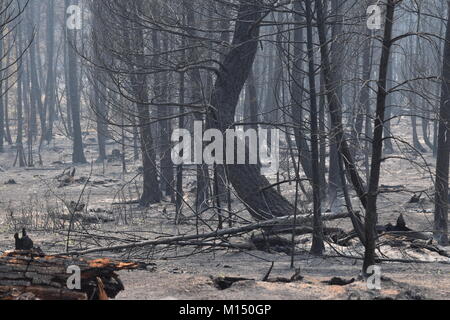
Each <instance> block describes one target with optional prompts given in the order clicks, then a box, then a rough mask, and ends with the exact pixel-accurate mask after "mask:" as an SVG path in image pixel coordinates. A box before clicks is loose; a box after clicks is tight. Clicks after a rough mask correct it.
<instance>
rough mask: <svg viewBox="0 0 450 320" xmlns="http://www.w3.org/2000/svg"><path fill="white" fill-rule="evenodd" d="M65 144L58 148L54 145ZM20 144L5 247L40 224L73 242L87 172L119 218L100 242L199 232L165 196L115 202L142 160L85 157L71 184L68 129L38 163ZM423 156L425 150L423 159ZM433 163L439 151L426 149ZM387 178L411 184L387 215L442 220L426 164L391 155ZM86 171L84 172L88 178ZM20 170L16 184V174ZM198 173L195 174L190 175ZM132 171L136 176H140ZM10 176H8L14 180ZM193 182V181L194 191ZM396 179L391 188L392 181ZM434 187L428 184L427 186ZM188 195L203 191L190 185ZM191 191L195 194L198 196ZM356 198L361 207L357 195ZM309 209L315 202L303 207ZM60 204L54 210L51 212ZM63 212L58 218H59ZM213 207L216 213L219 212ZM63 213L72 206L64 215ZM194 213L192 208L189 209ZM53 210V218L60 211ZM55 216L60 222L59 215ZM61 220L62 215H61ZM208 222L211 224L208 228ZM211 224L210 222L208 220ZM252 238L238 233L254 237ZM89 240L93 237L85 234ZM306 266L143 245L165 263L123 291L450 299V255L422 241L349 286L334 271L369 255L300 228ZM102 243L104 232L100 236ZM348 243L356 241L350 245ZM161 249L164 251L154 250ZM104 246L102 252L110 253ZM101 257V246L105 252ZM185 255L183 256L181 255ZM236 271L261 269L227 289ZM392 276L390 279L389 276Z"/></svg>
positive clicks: (424, 224) (425, 223)
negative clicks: (313, 245)
mask: <svg viewBox="0 0 450 320" xmlns="http://www.w3.org/2000/svg"><path fill="white" fill-rule="evenodd" d="M54 148H58V152H55V151H54V150H53V149H54ZM86 154H87V156H88V158H91V159H92V160H94V159H95V158H96V152H95V147H88V148H87V150H86ZM14 157H15V153H14V150H7V152H6V153H4V154H0V167H2V168H3V169H4V172H1V173H0V252H2V251H5V250H9V249H12V246H13V237H12V236H13V234H14V231H15V230H19V228H21V227H22V226H27V228H28V229H30V234H31V236H32V237H33V240H34V241H35V243H37V244H38V245H39V246H41V248H42V249H43V250H44V251H45V252H46V253H48V254H52V253H60V252H62V251H64V247H65V244H66V243H65V239H66V234H67V229H65V228H61V227H67V223H68V222H67V221H65V220H64V219H63V218H64V213H66V214H67V212H65V211H66V210H67V208H65V205H64V204H63V202H66V203H71V202H75V204H76V203H78V200H79V196H80V193H81V191H82V190H83V188H84V186H85V183H86V179H85V178H88V177H90V179H91V180H90V183H89V184H87V187H86V190H85V193H84V195H83V197H82V198H81V202H82V203H83V204H86V206H87V208H86V212H88V214H97V213H98V212H101V213H102V214H106V215H108V217H109V216H111V217H113V218H114V221H111V222H107V223H97V224H95V223H94V224H90V225H88V226H85V227H86V228H87V230H88V231H89V232H92V233H95V234H98V235H101V236H102V237H103V238H102V239H101V240H99V241H100V244H102V245H106V244H108V239H107V238H106V237H105V236H107V235H110V236H111V235H112V236H118V237H121V236H122V237H126V238H127V239H133V240H139V239H151V238H155V237H160V236H168V235H176V234H180V233H181V234H191V233H195V232H196V230H195V226H193V225H192V224H183V225H181V226H175V225H174V224H173V219H174V208H173V206H172V205H170V204H169V203H166V202H165V203H162V204H159V205H155V206H152V207H150V208H149V209H146V210H142V209H140V208H138V207H137V206H136V205H128V206H126V205H123V206H112V203H113V202H122V201H129V200H131V199H136V197H137V195H138V192H137V187H139V186H140V183H141V181H140V178H137V179H135V180H133V178H134V177H135V176H136V174H137V172H138V171H139V166H140V163H139V162H136V163H135V162H132V161H130V162H128V163H127V166H128V173H127V174H125V175H123V174H122V171H121V170H122V169H121V164H120V163H114V162H113V163H109V164H105V165H102V164H93V166H92V167H91V165H84V166H78V167H77V170H76V172H77V173H76V178H77V180H78V181H75V183H73V184H69V185H68V186H64V187H61V186H60V182H59V181H58V179H57V178H56V177H57V176H58V175H60V174H61V173H62V172H63V171H64V170H65V169H67V168H69V167H71V164H70V149H69V148H68V147H67V143H66V142H65V140H64V139H58V140H56V145H55V146H52V147H45V148H44V149H43V151H42V157H43V160H44V163H45V164H46V167H45V168H34V169H33V168H32V169H28V170H24V169H20V168H11V164H12V163H13V162H14ZM419 160H420V159H419ZM426 161H427V162H428V163H430V164H432V163H433V159H432V157H431V156H430V155H426ZM381 177H382V181H381V183H382V184H383V185H385V186H403V188H404V189H407V190H406V192H392V193H383V194H382V195H381V196H380V200H379V213H380V224H387V223H395V221H396V219H397V217H398V216H399V214H400V213H402V214H403V215H404V217H405V219H406V221H407V223H408V226H409V227H410V228H412V229H414V230H417V231H422V232H428V231H431V230H432V222H433V203H432V201H431V199H430V198H429V197H428V196H429V195H432V180H431V178H430V175H429V173H427V171H426V170H423V169H421V168H418V167H416V166H414V165H412V164H411V163H410V162H405V161H400V160H399V159H395V160H389V161H388V163H386V164H384V165H383V173H382V175H381ZM82 178H84V179H82ZM10 180H14V181H15V182H16V184H11V183H9V184H8V183H7V182H8V181H10ZM187 180H188V182H190V180H189V178H187ZM130 181H132V182H130ZM5 183H6V184H5ZM189 188H192V184H191V185H190V186H187V187H186V190H187V191H189ZM293 189H294V188H292V187H290V186H289V185H283V186H282V191H283V194H284V195H285V196H286V197H287V198H288V199H294V196H295V194H294V190H293ZM388 189H389V188H388ZM423 191H425V192H423ZM415 193H416V195H419V194H421V195H422V197H421V199H420V200H419V201H418V202H415V203H409V202H410V200H411V198H412V197H413V196H414V194H415ZM186 196H187V197H188V200H192V199H190V198H192V197H193V193H187V195H186ZM189 197H190V198H189ZM352 200H353V203H354V206H355V208H359V203H358V200H357V199H356V198H353V199H352ZM233 209H235V210H236V211H240V212H241V213H240V214H243V215H244V217H246V218H249V217H248V215H246V213H243V212H242V210H243V208H242V206H241V205H239V204H238V202H237V201H236V202H234V207H233ZM302 209H308V208H302ZM50 213H52V214H53V215H51V214H50ZM55 214H57V215H58V216H57V218H55ZM208 214H209V213H207V214H206V215H207V217H211V215H209V216H208ZM59 215H62V216H59ZM186 216H189V212H188V211H187V209H186ZM52 219H53V220H52ZM55 221H56V222H57V223H55ZM58 224H59V225H58ZM76 226H77V229H76V230H75V231H76V232H75V233H73V237H72V240H71V242H70V245H71V246H73V247H76V246H77V241H78V240H79V239H80V238H82V237H81V235H80V234H78V233H77V232H78V231H80V228H79V224H76ZM327 226H329V227H336V228H341V229H343V230H346V231H351V229H352V227H351V223H350V221H349V220H348V219H345V220H338V221H333V222H330V223H327ZM204 230H207V228H205V229H204ZM201 231H202V230H201ZM249 237H250V235H248V236H246V237H245V239H242V238H237V239H232V241H236V242H245V241H247V240H248V238H249ZM84 240H85V241H88V239H84ZM298 241H299V244H298V250H299V252H298V254H297V256H296V264H295V267H296V268H300V271H301V275H302V276H303V277H304V279H303V280H302V281H296V282H291V283H283V282H264V281H261V280H262V279H263V277H264V275H265V274H266V273H267V271H268V269H269V268H270V266H271V264H272V262H275V264H274V268H273V270H272V273H271V275H270V277H271V278H272V279H275V278H277V277H279V278H290V277H291V276H292V275H293V273H294V271H293V270H291V269H290V258H289V256H288V255H286V254H285V253H277V252H271V253H267V252H262V251H257V250H253V251H246V252H240V251H239V250H217V251H206V252H205V251H202V249H200V248H195V247H181V248H177V249H176V250H170V251H162V252H158V254H154V252H152V250H150V249H148V250H142V251H141V252H139V254H140V255H141V256H143V257H149V258H153V259H151V261H152V262H154V263H155V264H156V269H155V270H148V271H136V272H121V275H120V276H121V279H122V281H123V282H124V285H125V288H126V290H125V291H124V292H122V293H121V294H120V295H119V296H118V299H225V300H228V299H421V298H424V299H448V298H449V292H450V277H449V275H450V265H449V264H444V263H438V262H437V261H441V262H449V259H446V258H445V257H441V256H439V255H437V254H432V253H430V254H427V255H424V254H423V253H421V252H418V251H417V250H412V249H411V250H409V251H408V250H398V249H396V248H392V247H383V248H382V250H383V253H384V254H387V255H389V256H390V257H392V258H403V259H404V258H409V259H422V260H427V261H429V262H431V263H426V264H417V263H411V264H401V263H383V264H381V268H382V275H383V277H385V279H387V280H386V281H383V283H382V290H381V291H373V290H368V289H367V285H366V284H365V283H364V282H361V281H356V282H355V283H352V284H349V285H347V286H329V285H327V284H324V283H323V282H324V281H329V280H330V279H332V278H333V277H341V278H343V279H351V278H357V277H358V275H359V273H360V270H361V264H362V263H361V261H360V260H355V259H344V258H318V257H312V256H309V255H308V254H307V253H306V252H307V251H308V249H309V246H310V236H309V235H306V236H301V237H299V238H298ZM90 245H91V246H96V245H98V243H96V242H95V241H91V242H90ZM338 249H339V250H342V251H343V252H344V253H351V254H361V253H362V252H363V251H362V248H361V247H360V246H356V247H351V248H344V247H342V248H338ZM346 250H349V251H348V252H347V251H346ZM152 254H154V255H152ZM327 254H328V255H335V252H334V251H333V248H332V247H330V246H327ZM100 256H101V255H100ZM110 256H112V257H114V258H125V259H126V258H129V257H128V256H127V255H117V254H114V255H113V254H110ZM96 257H98V255H96ZM176 257H178V258H176ZM217 277H235V278H245V279H251V280H247V281H238V282H236V283H233V284H232V285H231V286H230V287H229V288H227V289H225V290H218V289H217V287H216V286H215V285H214V281H213V280H212V279H213V278H217ZM389 279H390V280H389Z"/></svg>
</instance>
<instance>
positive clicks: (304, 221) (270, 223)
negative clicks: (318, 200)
mask: <svg viewBox="0 0 450 320" xmlns="http://www.w3.org/2000/svg"><path fill="white" fill-rule="evenodd" d="M348 217H349V214H348V213H325V214H323V215H322V219H323V221H331V220H337V219H344V218H348ZM294 219H296V220H295V222H296V225H298V226H299V227H300V226H304V225H308V224H311V223H312V219H313V216H312V215H309V216H300V217H296V218H294V217H283V218H277V219H272V220H266V221H263V222H258V223H252V224H248V225H245V226H241V227H235V228H229V229H222V230H216V231H212V232H208V233H203V234H193V235H180V236H174V237H167V238H161V239H156V240H148V241H142V242H136V243H131V244H124V245H118V246H112V247H102V248H93V249H87V250H84V251H72V252H69V253H67V255H72V256H81V255H86V254H91V253H99V252H107V251H120V250H126V249H135V248H142V247H148V246H157V245H170V244H177V243H178V242H186V241H190V240H199V239H203V240H206V239H210V238H220V237H225V236H231V235H236V234H243V233H248V232H251V231H254V230H258V229H265V230H269V231H270V230H273V229H274V228H278V227H284V229H285V228H286V227H288V226H292V225H293V224H294Z"/></svg>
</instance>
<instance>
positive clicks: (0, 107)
mask: <svg viewBox="0 0 450 320" xmlns="http://www.w3.org/2000/svg"><path fill="white" fill-rule="evenodd" d="M0 10H3V6H2V5H0ZM2 37H3V29H2V30H1V31H0V38H2ZM0 57H4V53H3V41H0ZM2 60H3V59H2ZM3 65H4V64H3V61H0V70H3ZM3 74H4V72H3V71H0V153H2V152H3V151H4V141H5V106H4V103H3V101H4V100H3V94H4V92H3V88H4V86H3V82H4V81H3Z"/></svg>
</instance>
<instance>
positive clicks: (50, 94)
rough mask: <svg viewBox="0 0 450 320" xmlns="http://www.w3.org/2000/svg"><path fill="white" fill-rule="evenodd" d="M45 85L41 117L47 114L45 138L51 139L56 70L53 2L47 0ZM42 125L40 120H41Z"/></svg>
mask: <svg viewBox="0 0 450 320" xmlns="http://www.w3.org/2000/svg"><path fill="white" fill-rule="evenodd" d="M46 34H47V86H46V89H45V101H44V109H43V110H42V114H41V118H42V117H45V115H46V114H47V115H48V121H47V132H46V133H45V140H46V141H51V140H52V139H53V123H54V121H55V113H56V110H55V104H56V92H55V90H56V72H55V3H54V1H52V0H49V1H48V3H47V30H46ZM41 127H42V120H41Z"/></svg>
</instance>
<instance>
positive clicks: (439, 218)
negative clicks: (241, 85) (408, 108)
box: [434, 1, 450, 246]
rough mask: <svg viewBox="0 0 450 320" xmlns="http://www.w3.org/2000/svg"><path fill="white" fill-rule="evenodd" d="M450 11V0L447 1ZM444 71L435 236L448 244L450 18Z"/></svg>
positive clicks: (437, 167)
mask: <svg viewBox="0 0 450 320" xmlns="http://www.w3.org/2000/svg"><path fill="white" fill-rule="evenodd" d="M447 3H448V7H449V12H450V1H447ZM445 39H446V43H445V49H444V67H443V72H442V94H441V107H440V115H439V135H438V150H437V160H436V186H435V188H436V194H435V213H434V236H435V238H436V240H437V241H438V242H439V244H441V245H444V246H447V245H448V244H449V240H448V192H449V191H448V184H449V163H450V18H449V19H448V22H447V32H446V37H445Z"/></svg>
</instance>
